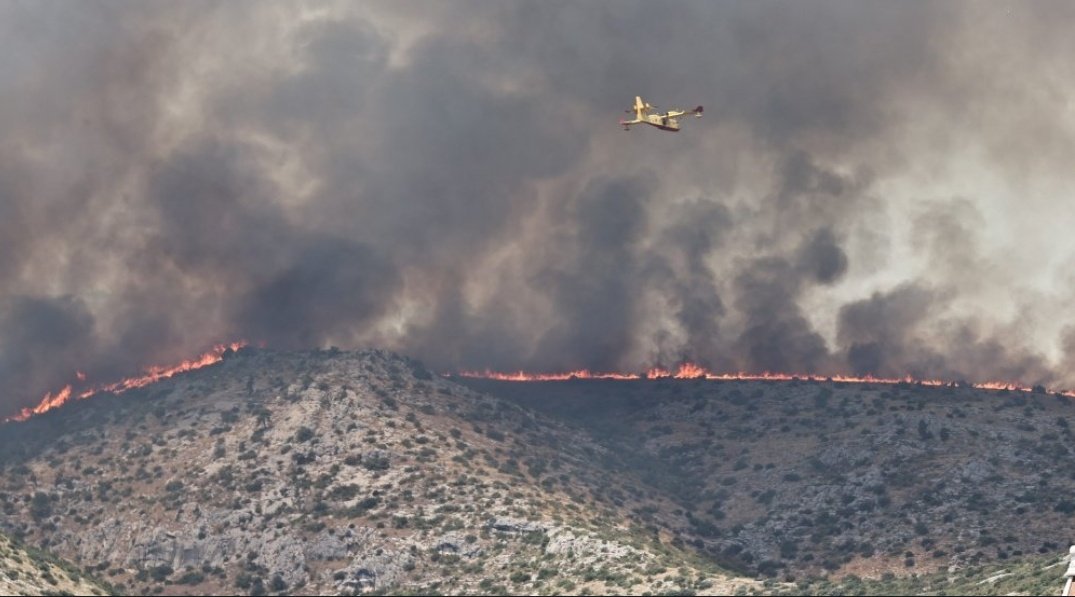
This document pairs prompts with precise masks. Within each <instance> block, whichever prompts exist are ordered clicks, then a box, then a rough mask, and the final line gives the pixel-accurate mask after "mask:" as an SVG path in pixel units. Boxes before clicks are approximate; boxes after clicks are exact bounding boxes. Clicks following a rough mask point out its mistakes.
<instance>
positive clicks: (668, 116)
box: [620, 96, 702, 132]
mask: <svg viewBox="0 0 1075 597" xmlns="http://www.w3.org/2000/svg"><path fill="white" fill-rule="evenodd" d="M656 107H657V106H651V105H650V104H648V103H646V102H644V101H642V98H641V97H638V96H635V107H634V110H633V112H634V113H635V119H634V120H623V119H622V118H621V119H620V124H621V125H623V130H625V131H629V130H631V125H632V124H648V125H650V126H655V127H657V128H659V129H661V130H662V131H672V132H676V131H678V130H679V117H680V116H686V115H687V114H694V116H695V117H696V118H701V117H702V107H701V106H698V107H697V108H695V109H693V110H669V111H667V112H665V113H664V114H650V111H652V110H653V109H654V108H656ZM624 112H627V113H628V114H630V113H631V112H632V110H630V109H628V110H624Z"/></svg>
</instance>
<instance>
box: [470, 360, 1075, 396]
mask: <svg viewBox="0 0 1075 597" xmlns="http://www.w3.org/2000/svg"><path fill="white" fill-rule="evenodd" d="M458 376H459V377H468V378H475V379H491V380H497V381H518V382H527V381H566V380H570V379H611V380H639V379H668V378H672V379H708V380H714V381H814V382H832V383H846V384H852V383H867V384H883V385H896V384H914V385H921V386H929V387H941V386H951V385H956V384H955V383H953V382H946V381H943V380H940V379H915V378H913V377H911V376H905V377H875V376H873V375H865V376H854V375H833V376H825V375H814V374H792V373H773V372H769V371H766V372H764V373H745V372H738V373H714V372H712V371H709V370H708V369H706V368H704V367H701V366H699V365H696V364H694V363H683V364H681V365H680V366H679V368H678V369H676V371H674V372H672V371H668V370H666V369H662V368H660V367H654V368H652V369H649V370H648V371H646V373H645V374H642V375H639V374H635V373H595V372H593V371H590V370H588V369H581V370H578V371H571V372H568V373H527V372H524V371H517V372H515V373H501V372H497V371H490V370H488V369H487V370H485V371H483V372H479V371H461V372H459V373H458ZM968 385H969V386H970V387H973V388H976V389H979V390H1007V391H1012V392H1028V393H1029V392H1033V391H1034V388H1032V387H1030V386H1024V385H1020V384H1017V383H1011V382H1003V381H987V382H982V383H974V384H968ZM1055 393H1057V394H1061V395H1063V396H1067V397H1069V398H1075V390H1062V391H1056V392H1055Z"/></svg>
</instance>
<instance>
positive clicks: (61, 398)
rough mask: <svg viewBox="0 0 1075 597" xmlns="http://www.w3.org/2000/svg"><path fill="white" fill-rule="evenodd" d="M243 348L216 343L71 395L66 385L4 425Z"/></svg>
mask: <svg viewBox="0 0 1075 597" xmlns="http://www.w3.org/2000/svg"><path fill="white" fill-rule="evenodd" d="M246 345H247V344H246V342H245V341H239V342H232V343H231V344H217V345H216V346H214V347H213V350H211V351H209V352H207V353H205V354H203V355H201V356H199V357H197V358H195V359H192V360H189V361H183V362H181V363H179V364H178V365H172V366H161V365H152V366H149V367H146V368H145V370H144V371H145V374H144V375H140V376H138V377H128V378H127V379H123V380H120V381H117V382H115V383H110V384H106V385H102V386H97V387H91V388H87V389H85V390H82V391H80V392H79V393H77V394H75V393H73V389H72V387H71V386H70V385H67V386H65V387H64V388H63V389H62V390H60V391H59V392H56V393H55V394H45V397H44V398H43V399H42V400H41V402H39V403H38V405H37V406H34V407H26V408H24V409H22V410H21V411H19V413H18V414H16V415H14V416H11V417H8V418H6V419H4V422H7V421H25V420H26V419H29V418H30V417H32V416H34V415H39V414H41V413H43V412H48V411H50V410H52V409H54V408H59V407H60V406H63V405H64V404H65V403H67V402H68V401H69V400H71V399H72V396H73V397H74V398H75V399H77V400H82V399H85V398H89V397H90V396H93V395H94V394H97V393H99V392H111V393H113V394H122V393H123V392H126V391H128V390H133V389H135V388H141V387H145V386H148V385H149V384H151V383H153V382H155V381H159V380H161V379H167V378H169V377H172V376H173V375H178V374H180V373H185V372H187V371H193V370H195V369H201V368H202V367H205V366H207V365H212V364H214V363H219V362H220V361H222V360H224V353H225V352H227V351H228V350H233V351H235V350H239V349H240V348H243V347H244V346H246ZM75 376H76V377H77V378H78V379H79V381H85V379H86V374H84V373H82V372H81V371H78V372H76V373H75Z"/></svg>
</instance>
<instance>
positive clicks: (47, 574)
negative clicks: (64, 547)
mask: <svg viewBox="0 0 1075 597" xmlns="http://www.w3.org/2000/svg"><path fill="white" fill-rule="evenodd" d="M65 594H66V595H71V594H75V595H109V594H111V591H110V589H109V588H108V587H105V586H102V585H101V584H100V583H98V582H96V581H94V580H92V579H90V578H87V577H86V576H85V575H84V574H82V573H81V572H80V571H78V570H76V569H75V568H74V567H73V566H71V565H70V564H68V563H67V562H64V561H62V560H60V559H58V558H56V557H54V556H52V555H50V554H46V553H44V552H41V551H39V550H36V549H32V548H28V547H26V546H23V545H19V544H18V543H15V542H14V541H12V540H11V538H9V537H7V536H6V535H3V534H0V595H65Z"/></svg>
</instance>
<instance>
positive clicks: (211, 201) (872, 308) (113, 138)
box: [0, 0, 1075, 412]
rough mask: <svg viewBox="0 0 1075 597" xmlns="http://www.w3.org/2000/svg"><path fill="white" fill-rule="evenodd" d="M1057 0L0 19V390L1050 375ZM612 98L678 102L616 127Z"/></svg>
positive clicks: (96, 9) (3, 10) (531, 5)
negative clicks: (274, 381)
mask: <svg viewBox="0 0 1075 597" xmlns="http://www.w3.org/2000/svg"><path fill="white" fill-rule="evenodd" d="M1073 26H1075V5H1073V4H1071V3H1069V2H1033V3H1028V2H995V3H981V2H914V3H896V2H870V1H850V0H848V1H841V2H832V1H813V0H802V1H796V2H768V1H752V2H745V1H743V2H710V1H701V2H687V1H681V2H662V3H654V2H629V1H599V0H592V1H587V2H556V1H550V2H522V1H510V0H509V1H498V2H493V1H491V0H489V1H462V0H448V1H443V2H413V1H398V0H395V1H391V2H388V1H384V2H369V1H363V2H327V3H326V2H310V3H301V2H268V1H266V2H250V3H246V2H238V1H229V2H201V1H190V2H182V3H144V2H133V1H131V2H100V1H95V0H87V1H85V2H78V3H71V2H51V1H42V2H37V1H35V2H19V1H13V2H5V3H2V4H0V99H2V101H0V410H3V411H12V412H13V411H14V410H15V409H17V408H18V407H21V406H26V405H29V404H31V403H36V402H37V401H38V400H40V398H41V396H42V395H43V394H44V393H45V392H46V391H54V390H56V389H58V388H59V387H62V386H63V385H64V384H67V383H71V382H73V381H74V380H75V375H76V371H81V372H84V373H85V374H86V376H87V377H88V379H89V381H90V382H93V381H99V382H107V381H112V380H114V379H116V378H118V377H120V376H124V375H130V374H134V373H136V372H137V371H139V369H140V368H141V367H144V366H146V365H149V364H154V363H171V362H175V361H178V360H181V359H184V358H189V357H192V356H194V355H196V354H198V353H200V352H202V351H204V350H206V349H207V348H209V347H211V346H212V345H213V344H215V343H219V342H231V341H234V340H239V339H242V340H246V341H248V342H251V343H254V344H262V343H263V344H264V345H266V346H269V347H273V348H280V349H292V348H313V347H328V346H338V347H341V348H359V347H369V346H375V347H382V348H388V349H392V350H396V351H399V352H402V353H405V354H408V355H411V356H414V357H417V358H420V359H422V360H423V361H424V362H425V363H426V364H427V365H428V366H430V367H432V368H434V369H435V370H437V371H444V372H447V371H456V370H460V369H486V368H488V369H494V370H518V369H527V370H534V371H559V370H571V369H578V368H590V369H597V370H621V371H638V370H641V369H645V368H648V367H650V366H654V365H662V366H666V367H668V366H675V365H676V364H678V363H680V362H683V361H687V360H689V361H692V362H695V363H699V364H702V365H704V366H707V367H709V368H711V369H713V370H717V371H749V372H762V371H782V372H795V373H816V374H835V373H857V374H863V373H871V374H875V375H883V376H903V375H912V376H915V377H919V378H941V379H947V380H970V381H986V380H1005V381H1018V382H1022V383H1026V384H1032V383H1044V384H1046V385H1049V386H1050V387H1057V388H1060V387H1063V388H1075V311H1073V309H1072V308H1071V306H1072V305H1073V303H1075V300H1073V299H1075V267H1073V266H1075V235H1072V234H1071V233H1070V231H1071V230H1073V229H1075V209H1072V207H1071V206H1072V200H1073V197H1075V177H1073V176H1072V174H1071V164H1072V158H1073V156H1075V136H1073V133H1075V85H1073V83H1072V81H1075V47H1073V46H1075V37H1073V36H1071V35H1070V31H1071V29H1072V27H1073ZM636 95H641V96H642V97H643V98H645V99H646V100H647V101H649V102H650V103H652V104H655V105H656V106H658V107H659V108H661V109H665V108H672V107H680V108H692V107H694V106H696V105H703V106H704V107H705V115H704V117H703V118H701V119H693V118H690V119H685V122H684V123H683V130H682V131H680V132H678V133H666V132H662V131H658V130H656V129H651V128H645V129H638V128H636V129H633V130H631V131H630V132H624V131H623V130H622V129H621V128H620V127H619V126H617V124H616V122H617V120H618V119H619V118H620V117H622V116H624V113H623V110H624V109H625V108H627V107H629V106H630V105H631V103H632V102H633V99H634V96H636Z"/></svg>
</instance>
